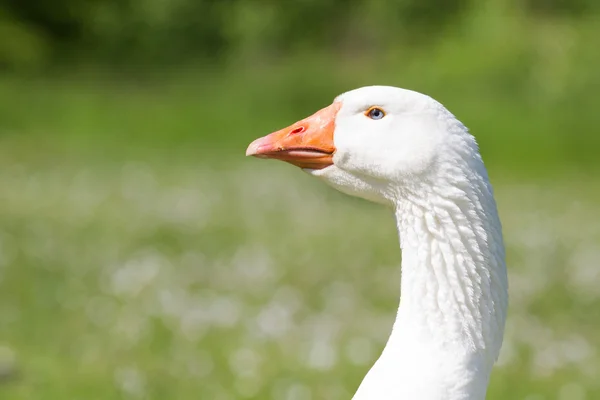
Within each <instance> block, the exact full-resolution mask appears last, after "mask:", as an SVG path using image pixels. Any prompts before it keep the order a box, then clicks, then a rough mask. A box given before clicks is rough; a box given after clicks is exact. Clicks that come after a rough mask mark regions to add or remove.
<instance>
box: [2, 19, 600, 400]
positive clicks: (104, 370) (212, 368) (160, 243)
mask: <svg viewBox="0 0 600 400" xmlns="http://www.w3.org/2000/svg"><path fill="white" fill-rule="evenodd" d="M599 21H600V20H599V19H598V18H597V17H595V16H593V15H590V16H589V17H587V18H582V19H578V20H577V21H570V20H568V19H556V20H552V19H547V20H544V22H543V23H542V22H533V21H528V20H523V19H520V18H519V17H518V16H515V15H512V14H510V15H509V14H506V13H503V12H499V11H498V10H486V9H485V8H482V10H479V11H478V13H477V14H474V15H472V16H471V18H470V19H469V22H468V23H465V24H463V25H462V26H461V29H456V30H451V31H449V33H448V35H447V37H445V38H444V40H442V41H440V42H439V43H437V44H435V45H433V46H428V47H427V48H426V49H418V48H417V49H401V50H399V49H396V51H389V52H383V53H381V54H377V55H369V56H360V55H348V54H346V55H340V54H327V53H325V52H319V51H311V52H304V53H302V52H301V53H298V55H296V56H289V57H286V58H283V59H281V60H279V61H278V62H273V63H248V64H244V63H242V62H241V61H240V62H236V61H235V60H233V61H232V62H230V63H229V66H228V67H224V68H220V69H211V68H208V67H206V66H201V65H193V66H189V67H186V68H180V69H178V70H171V71H169V72H164V71H163V72H160V73H158V72H156V71H151V70H150V69H148V68H140V70H139V71H136V70H135V69H133V70H130V71H127V73H122V74H119V73H115V72H111V73H106V72H100V71H99V70H96V69H77V70H64V71H60V72H58V73H52V74H48V75H46V76H40V75H35V76H28V75H24V74H10V75H9V74H5V75H3V76H1V77H0V182H1V184H0V398H2V399H4V398H6V399H61V400H63V399H86V400H88V399H90V400H91V399H107V398H111V399H112V398H114V399H130V398H131V399H137V398H140V399H165V398H172V399H210V400H213V399H214V400H221V399H222V400H226V399H290V400H315V399H331V400H334V399H349V398H351V395H352V394H353V393H354V391H355V390H356V388H357V386H358V384H359V383H360V381H361V379H362V377H363V376H364V374H365V373H366V372H367V370H368V368H369V367H370V366H371V365H372V363H373V362H374V360H375V359H376V358H377V356H378V354H379V353H380V351H381V349H382V347H383V345H384V344H385V341H386V338H387V335H388V334H389V331H390V328H391V325H392V322H393V317H394V312H395V308H396V306H397V302H398V294H399V293H398V289H399V279H400V275H399V265H400V251H399V248H398V239H397V236H396V232H395V228H394V223H393V220H392V216H391V215H390V212H389V211H388V210H385V209H381V208H379V207H377V206H375V205H371V204H368V203H365V202H363V201H360V200H356V199H351V198H348V197H345V196H343V195H341V194H338V193H336V192H334V191H333V190H332V189H329V188H327V187H324V185H322V184H321V183H320V182H317V181H315V180H313V179H310V177H308V176H306V175H304V174H303V173H301V172H300V171H298V170H296V169H295V168H293V167H291V166H289V165H284V164H282V163H276V162H265V161H260V160H256V159H247V158H245V157H244V150H245V148H246V146H247V144H248V143H249V142H250V141H251V140H252V139H254V138H256V137H258V136H262V135H264V134H266V133H268V132H271V131H274V130H276V129H279V128H281V127H283V126H287V125H289V124H290V123H292V122H294V121H296V120H298V119H300V118H303V117H305V116H306V115H308V114H310V113H312V112H313V111H314V110H316V109H318V108H320V107H323V106H325V105H327V104H329V103H330V102H331V100H332V99H333V98H334V97H335V96H336V95H338V94H339V93H341V92H343V91H345V90H349V89H352V88H355V87H359V86H362V85H366V84H389V85H395V86H401V87H406V88H410V89H414V90H418V91H421V92H425V93H427V94H429V95H432V96H433V97H435V98H436V99H438V100H440V101H441V102H442V103H443V104H445V105H446V106H447V107H448V108H449V109H450V110H451V111H452V112H454V113H455V114H456V115H457V116H458V117H459V118H460V119H461V120H462V121H463V122H464V123H465V124H466V125H467V126H468V127H469V128H470V129H471V130H472V132H473V133H474V134H475V136H476V137H477V140H478V141H479V143H480V146H481V149H482V153H483V156H484V159H485V161H486V163H487V165H488V169H489V170H490V175H491V179H492V182H493V184H494V186H495V190H496V193H497V197H498V203H499V208H500V213H501V218H502V220H503V224H504V231H505V237H506V243H507V251H508V253H507V254H508V255H507V257H508V266H509V275H510V283H511V303H510V312H509V322H508V326H507V333H506V341H505V345H504V348H503V352H502V356H501V359H500V362H499V364H498V366H497V367H496V369H495V370H494V373H493V377H492V381H491V386H490V389H489V396H488V398H489V399H527V400H542V399H560V400H571V399H574V400H582V399H595V398H599V397H600V383H599V381H598V376H600V354H598V352H599V346H600V312H599V311H598V310H599V309H600V290H599V289H598V287H600V275H599V274H600V265H599V264H600V223H599V222H598V221H600V219H599V218H600V208H599V207H598V204H599V200H600V181H599V180H598V172H599V168H598V167H599V166H600V158H599V156H598V149H600V134H599V133H600V132H599V128H598V127H599V126H600V112H598V109H599V107H600V98H599V97H598V90H599V89H600V86H599V85H600V72H599V71H600V52H599V51H598V48H597V38H598V37H599V36H598V34H599V33H600V28H599V26H600V25H599Z"/></svg>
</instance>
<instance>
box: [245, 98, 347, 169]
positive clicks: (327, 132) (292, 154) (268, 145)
mask: <svg viewBox="0 0 600 400" xmlns="http://www.w3.org/2000/svg"><path fill="white" fill-rule="evenodd" d="M340 107H341V104H340V103H333V104H332V105H330V106H329V107H325V108H323V109H322V110H320V111H317V112H316V113H315V114H313V115H311V116H310V117H308V118H305V119H303V120H301V121H298V122H296V123H295V124H293V125H291V126H289V127H287V128H284V129H281V130H279V131H277V132H273V133H271V134H269V135H267V136H264V137H261V138H259V139H256V140H255V141H253V142H252V143H250V146H248V149H247V150H246V155H247V156H255V157H260V158H274V159H277V160H282V161H286V162H289V163H290V164H293V165H296V166H298V167H300V168H308V169H323V168H325V167H328V166H330V165H333V153H334V152H335V146H334V145H333V131H334V129H335V117H336V115H337V113H338V111H339V109H340Z"/></svg>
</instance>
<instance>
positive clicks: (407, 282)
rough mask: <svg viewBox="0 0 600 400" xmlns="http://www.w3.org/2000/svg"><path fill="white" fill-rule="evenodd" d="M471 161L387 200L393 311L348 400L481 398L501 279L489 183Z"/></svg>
mask: <svg viewBox="0 0 600 400" xmlns="http://www.w3.org/2000/svg"><path fill="white" fill-rule="evenodd" d="M475 163H476V165H474V166H473V165H471V166H470V168H469V173H464V171H463V170H462V169H461V168H459V167H453V166H452V165H447V166H444V168H445V173H444V176H445V177H446V178H445V179H444V181H443V182H422V183H420V184H419V185H418V187H413V188H412V189H411V188H407V187H406V185H405V186H403V189H402V193H400V194H399V195H398V196H397V200H396V202H395V203H396V211H395V213H396V221H397V225H398V232H399V235H400V245H401V248H402V283H401V300H400V307H399V309H398V315H397V318H396V322H395V324H394V328H393V331H392V334H391V336H390V339H389V341H388V344H387V345H386V348H385V350H384V352H383V354H382V356H381V357H380V359H379V360H378V361H377V363H376V364H375V366H374V367H373V368H372V370H371V371H370V372H369V374H368V375H367V377H366V378H365V381H364V382H363V384H362V385H361V387H360V389H359V391H358V392H357V394H356V396H355V399H357V400H358V399H361V400H362V399H367V398H369V399H375V398H376V399H377V400H382V399H395V398H400V397H398V396H401V398H419V399H426V400H429V399H431V400H433V399H441V398H444V399H448V400H455V399H456V400H458V399H461V400H467V399H468V400H475V399H483V398H484V397H485V392H486V389H487V383H488V380H489V375H490V372H491V368H492V365H493V363H494V362H495V360H496V358H497V357H498V354H499V351H500V346H501V343H502V336H503V332H504V322H505V318H506V308H507V300H508V293H507V291H508V283H507V276H506V267H505V261H504V245H503V241H502V233H501V227H500V221H499V219H498V214H497V210H496V204H495V201H494V198H493V193H492V188H491V185H490V184H489V181H488V178H487V173H486V171H485V168H484V167H483V163H481V162H480V158H479V159H476V160H475ZM473 171H475V172H473ZM411 396H416V397H411Z"/></svg>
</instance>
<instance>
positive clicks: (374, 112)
mask: <svg viewBox="0 0 600 400" xmlns="http://www.w3.org/2000/svg"><path fill="white" fill-rule="evenodd" d="M365 115H366V116H367V117H369V118H371V119H375V120H377V119H381V118H383V117H385V112H384V111H383V110H382V109H381V108H379V107H371V108H369V109H368V110H367V112H366V113H365Z"/></svg>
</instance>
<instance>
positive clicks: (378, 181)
mask: <svg viewBox="0 0 600 400" xmlns="http://www.w3.org/2000/svg"><path fill="white" fill-rule="evenodd" d="M473 146H474V141H473V140H472V137H471V136H470V135H469V134H467V133H466V129H465V128H464V127H463V126H462V125H461V124H460V123H459V122H458V121H457V120H456V119H455V118H454V117H453V116H452V115H451V114H450V113H449V112H448V111H447V110H446V109H445V108H444V107H443V106H442V105H441V104H440V103H438V102H437V101H435V100H433V99H432V98H431V97H429V96H426V95H423V94H421V93H417V92H413V91H410V90H406V89H400V88H396V87H389V86H368V87H363V88H359V89H355V90H352V91H350V92H346V93H344V94H342V95H340V96H338V97H337V98H336V99H335V100H334V101H333V103H332V104H331V105H330V106H328V107H325V108H323V109H322V110H320V111H318V112H316V113H315V114H313V115H311V116H309V117H307V118H305V119H303V120H300V121H298V122H296V123H294V124H292V125H291V126H289V127H287V128H284V129H281V130H279V131H277V132H274V133H271V134H270V135H267V136H265V137H262V138H259V139H257V140H255V141H254V142H252V143H251V144H250V146H249V147H248V149H247V151H246V155H250V156H256V157H260V158H272V159H279V160H282V161H286V162H289V163H291V164H294V165H296V166H298V167H301V168H302V169H304V170H305V171H306V172H308V173H309V174H311V175H313V176H316V177H319V178H321V179H323V180H324V181H326V182H327V183H329V184H330V185H332V186H334V187H335V188H337V189H338V190H340V191H342V192H344V193H346V194H349V195H354V196H358V197H362V198H365V199H367V200H371V201H375V202H378V203H384V204H389V205H392V204H394V203H395V202H396V201H397V200H398V197H399V196H402V192H403V189H406V188H411V187H417V186H422V185H423V184H424V183H429V184H435V183H436V182H438V181H440V180H443V179H446V176H445V175H446V172H447V171H446V169H445V166H446V165H447V162H452V163H453V164H457V163H458V164H461V163H469V157H464V156H465V155H472V156H476V155H477V154H478V153H477V151H476V149H475V151H473ZM465 150H466V151H465ZM465 167H468V166H467V165H465ZM461 169H463V168H461Z"/></svg>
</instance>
